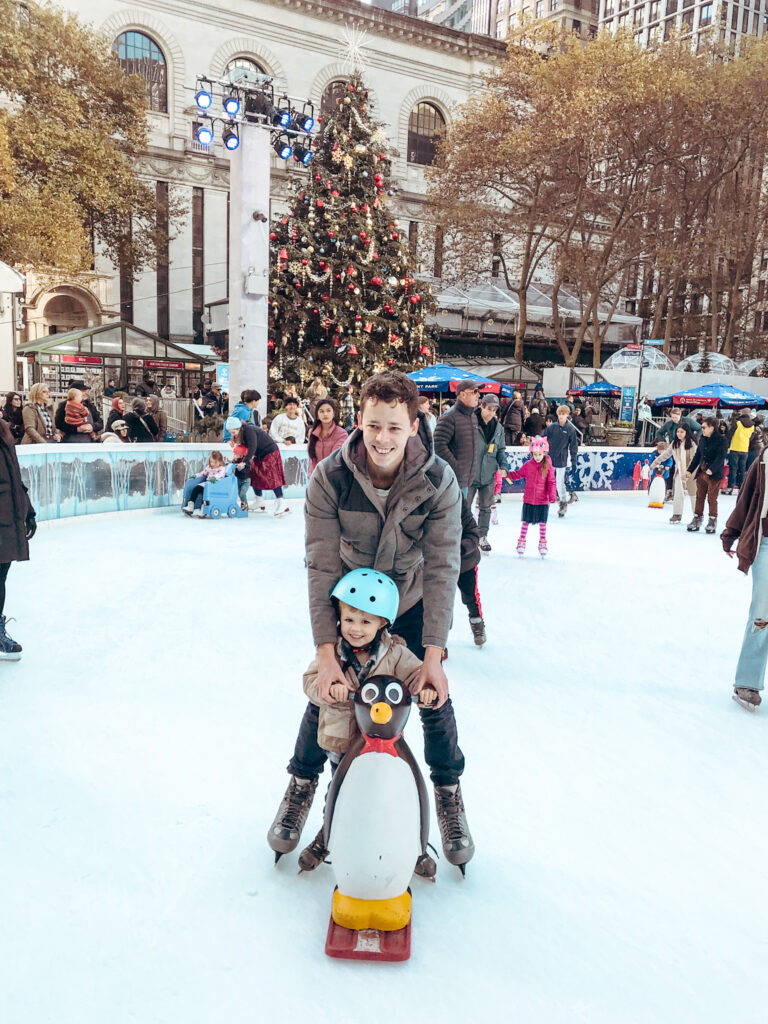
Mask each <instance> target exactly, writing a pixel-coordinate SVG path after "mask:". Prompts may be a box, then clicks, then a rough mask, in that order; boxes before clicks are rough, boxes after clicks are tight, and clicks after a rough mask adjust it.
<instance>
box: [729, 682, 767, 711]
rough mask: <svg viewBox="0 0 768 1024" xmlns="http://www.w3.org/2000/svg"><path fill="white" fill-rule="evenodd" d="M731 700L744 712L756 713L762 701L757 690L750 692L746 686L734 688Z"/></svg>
mask: <svg viewBox="0 0 768 1024" xmlns="http://www.w3.org/2000/svg"><path fill="white" fill-rule="evenodd" d="M733 699H734V700H735V701H736V703H737V704H739V705H740V706H741V707H743V708H744V710H745V711H757V709H758V708H759V707H760V705H761V704H762V701H763V698H762V697H761V696H760V693H759V691H758V690H750V689H749V687H747V686H734V688H733Z"/></svg>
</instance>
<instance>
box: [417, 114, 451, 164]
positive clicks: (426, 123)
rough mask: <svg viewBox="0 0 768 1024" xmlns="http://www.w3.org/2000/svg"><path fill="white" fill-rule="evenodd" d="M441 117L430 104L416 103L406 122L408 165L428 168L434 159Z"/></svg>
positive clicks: (442, 120) (442, 119)
mask: <svg viewBox="0 0 768 1024" xmlns="http://www.w3.org/2000/svg"><path fill="white" fill-rule="evenodd" d="M444 127H445V120H444V118H443V115H442V114H441V113H440V111H439V110H438V109H437V107H435V106H433V105H432V104H431V103H417V104H416V106H415V107H414V108H413V110H412V111H411V116H410V119H409V120H408V163H409V164H422V165H423V166H429V164H431V163H432V162H433V161H434V159H435V152H436V149H437V137H438V135H439V133H440V131H441V130H442V129H443V128H444Z"/></svg>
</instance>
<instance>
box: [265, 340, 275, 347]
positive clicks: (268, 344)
mask: <svg viewBox="0 0 768 1024" xmlns="http://www.w3.org/2000/svg"><path fill="white" fill-rule="evenodd" d="M274 347H275V343H274V341H273V340H272V339H271V338H270V339H269V341H268V342H267V348H274Z"/></svg>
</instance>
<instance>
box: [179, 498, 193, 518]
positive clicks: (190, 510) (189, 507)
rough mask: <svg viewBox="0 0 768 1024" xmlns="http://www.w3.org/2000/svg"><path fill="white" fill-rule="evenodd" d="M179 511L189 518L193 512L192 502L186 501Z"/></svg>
mask: <svg viewBox="0 0 768 1024" xmlns="http://www.w3.org/2000/svg"><path fill="white" fill-rule="evenodd" d="M181 511H182V512H183V513H184V515H185V516H191V515H192V513H193V512H194V511H195V503H194V501H188V502H187V504H186V505H185V506H184V508H182V510H181Z"/></svg>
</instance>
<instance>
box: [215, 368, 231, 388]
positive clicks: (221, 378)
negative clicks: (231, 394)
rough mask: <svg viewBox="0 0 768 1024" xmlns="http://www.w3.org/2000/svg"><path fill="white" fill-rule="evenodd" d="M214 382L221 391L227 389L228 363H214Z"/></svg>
mask: <svg viewBox="0 0 768 1024" xmlns="http://www.w3.org/2000/svg"><path fill="white" fill-rule="evenodd" d="M216 383H217V384H218V385H219V387H220V388H221V390H222V391H229V363H216Z"/></svg>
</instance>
